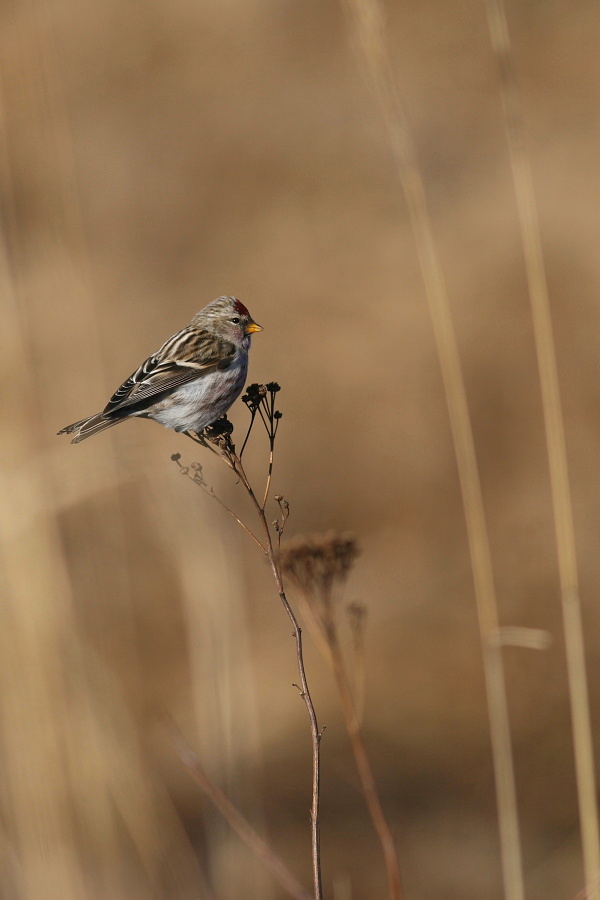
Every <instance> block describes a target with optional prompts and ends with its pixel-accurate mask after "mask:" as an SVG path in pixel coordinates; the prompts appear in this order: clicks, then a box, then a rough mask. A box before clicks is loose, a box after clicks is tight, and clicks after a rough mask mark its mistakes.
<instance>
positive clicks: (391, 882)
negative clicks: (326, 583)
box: [325, 621, 403, 900]
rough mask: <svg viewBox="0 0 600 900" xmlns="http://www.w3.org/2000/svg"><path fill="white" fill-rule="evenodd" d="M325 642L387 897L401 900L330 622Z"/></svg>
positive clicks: (391, 846) (388, 835)
mask: <svg viewBox="0 0 600 900" xmlns="http://www.w3.org/2000/svg"><path fill="white" fill-rule="evenodd" d="M325 639H326V642H327V646H328V647H329V654H328V657H329V661H330V663H331V667H332V669H333V674H334V677H335V681H336V685H337V689H338V693H339V695H340V702H341V705H342V712H343V714H344V722H345V725H346V731H347V732H348V738H349V740H350V746H351V748H352V753H353V755H354V762H355V763H356V769H357V771H358V777H359V778H360V783H361V787H362V792H363V796H364V798H365V802H366V804H367V809H368V810H369V815H370V816H371V820H372V822H373V827H374V828H375V831H376V832H377V837H378V838H379V842H380V844H381V847H382V850H383V856H384V860H385V868H386V872H387V878H388V889H389V896H390V898H391V900H402V897H403V891H402V879H401V876H400V867H399V865H398V854H397V852H396V844H395V842H394V836H393V835H392V832H391V829H390V826H389V824H388V821H387V819H386V817H385V814H384V812H383V809H382V806H381V801H380V799H379V793H378V791H377V785H376V784H375V778H374V777H373V770H372V768H371V763H370V761H369V756H368V753H367V748H366V747H365V742H364V740H363V736H362V731H361V727H360V719H359V716H358V711H357V708H356V703H355V701H354V697H353V694H352V688H351V686H350V683H349V681H348V677H347V674H346V669H345V667H344V661H343V655H342V650H341V647H340V644H339V640H338V636H337V629H336V627H335V624H334V623H333V621H329V622H326V623H325Z"/></svg>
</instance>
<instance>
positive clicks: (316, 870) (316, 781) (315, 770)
mask: <svg viewBox="0 0 600 900" xmlns="http://www.w3.org/2000/svg"><path fill="white" fill-rule="evenodd" d="M234 464H235V471H236V472H237V474H238V475H239V477H240V478H241V480H242V483H243V484H244V487H245V488H246V490H247V491H248V494H249V496H250V498H251V500H252V502H253V504H254V506H255V508H256V513H257V515H258V517H259V519H260V521H261V524H262V527H263V530H264V533H265V543H266V556H267V559H268V561H269V567H270V569H271V572H272V574H273V578H274V580H275V584H276V585H277V592H278V594H279V599H280V600H281V602H282V604H283V607H284V609H285V611H286V613H287V615H288V618H289V620H290V622H291V623H292V629H293V632H294V640H295V642H296V661H297V666H298V674H299V676H300V696H301V698H302V700H303V701H304V705H305V706H306V711H307V713H308V718H309V722H310V734H311V743H312V800H311V807H310V824H311V848H312V863H313V889H314V897H315V900H322V897H323V888H322V879H321V836H320V820H319V801H320V787H321V735H322V732H321V731H320V730H319V723H318V720H317V714H316V712H315V707H314V704H313V701H312V697H311V695H310V690H309V687H308V680H307V678H306V671H305V668H304V654H303V649H302V629H301V628H300V625H299V624H298V620H297V618H296V615H295V613H294V611H293V609H292V607H291V606H290V603H289V601H288V599H287V596H286V593H285V590H284V587H283V580H282V578H281V572H280V570H279V567H278V565H277V560H276V557H275V550H274V547H273V540H272V538H271V529H270V528H269V523H268V522H267V517H266V515H265V510H264V506H261V505H260V503H259V502H258V500H257V499H256V495H255V493H254V491H253V489H252V487H251V485H250V482H249V480H248V478H247V476H246V473H245V471H244V467H243V465H242V462H241V460H240V459H239V457H236V458H235V463H234Z"/></svg>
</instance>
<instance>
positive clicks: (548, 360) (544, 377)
mask: <svg viewBox="0 0 600 900" xmlns="http://www.w3.org/2000/svg"><path fill="white" fill-rule="evenodd" d="M487 14H488V22H489V29H490V35H491V41H492V47H493V49H494V53H495V55H496V59H497V62H498V68H499V71H500V85H501V94H502V102H503V106H504V114H505V121H506V130H507V137H508V148H509V154H510V162H511V168H512V174H513V181H514V186H515V195H516V200H517V209H518V215H519V225H520V229H521V240H522V242H523V252H524V256H525V265H526V270H527V281H528V286H529V297H530V301H531V312H532V319H533V329H534V338H535V347H536V354H537V363H538V370H539V377H540V387H541V393H542V406H543V413H544V424H545V430H546V444H547V448H548V463H549V469H550V484H551V491H552V503H553V509H554V523H555V533H556V548H557V555H558V565H559V576H560V588H561V601H562V611H563V623H564V633H565V647H566V656H567V673H568V682H569V695H570V702H571V716H572V725H573V743H574V748H575V766H576V777H577V793H578V799H579V816H580V824H581V836H582V844H583V860H584V872H585V881H586V890H587V895H586V896H587V897H588V898H590V900H591V898H598V897H600V833H599V827H598V807H597V801H596V776H595V770H594V751H593V743H592V728H591V722H590V711H589V701H588V687H587V677H586V665H585V643H584V639H583V625H582V615H581V601H580V596H579V575H578V570H577V555H576V549H575V530H574V527H573V510H572V503H571V490H570V484H569V472H568V464H567V450H566V441H565V429H564V420H563V414H562V404H561V398H560V387H559V377H558V367H557V362H556V350H555V344H554V335H553V331H552V319H551V314H550V300H549V296H548V283H547V279H546V269H545V264H544V254H543V249H542V239H541V232H540V225H539V219H538V212H537V204H536V200H535V192H534V187H533V175H532V170H531V163H530V159H529V155H528V153H527V149H526V143H525V134H524V131H525V129H524V125H523V113H522V106H521V98H520V93H519V90H518V86H517V80H516V75H515V70H514V63H513V59H512V51H511V42H510V34H509V30H508V23H507V20H506V12H505V8H504V3H503V0H487Z"/></svg>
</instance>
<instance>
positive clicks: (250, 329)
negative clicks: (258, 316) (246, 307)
mask: <svg viewBox="0 0 600 900" xmlns="http://www.w3.org/2000/svg"><path fill="white" fill-rule="evenodd" d="M262 330H263V328H262V325H257V324H256V322H248V324H247V325H246V327H245V328H244V332H245V334H254V332H255V331H262Z"/></svg>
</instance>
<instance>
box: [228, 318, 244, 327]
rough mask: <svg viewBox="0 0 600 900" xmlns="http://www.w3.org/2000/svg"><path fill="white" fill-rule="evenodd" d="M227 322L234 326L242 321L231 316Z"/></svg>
mask: <svg viewBox="0 0 600 900" xmlns="http://www.w3.org/2000/svg"><path fill="white" fill-rule="evenodd" d="M229 321H230V322H233V324H234V325H239V324H240V322H241V321H242V320H241V319H240V317H239V316H233V317H232V318H231V319H230V320H229Z"/></svg>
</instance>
